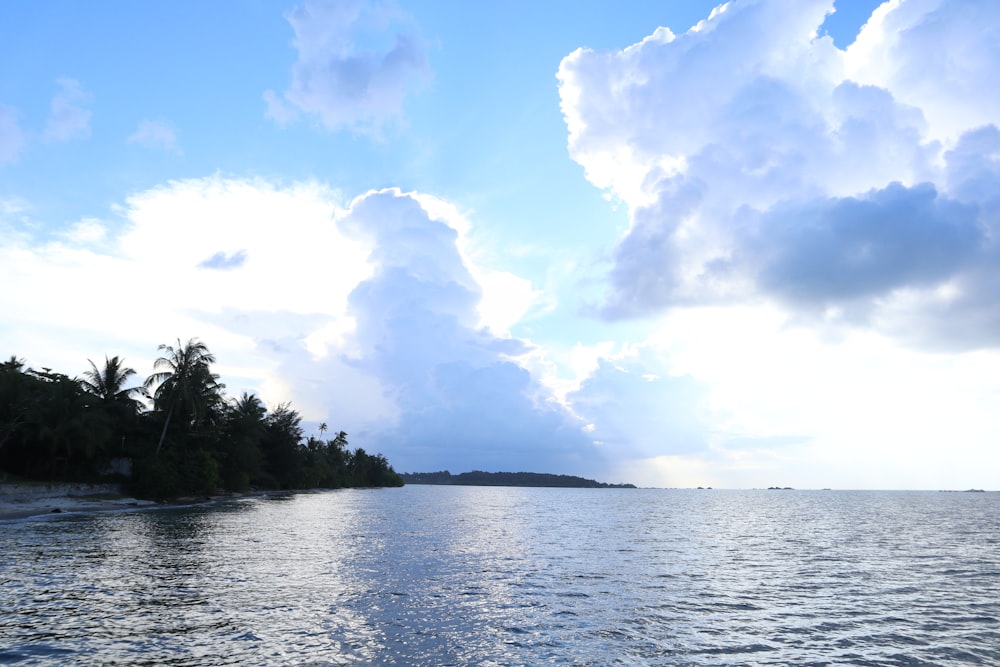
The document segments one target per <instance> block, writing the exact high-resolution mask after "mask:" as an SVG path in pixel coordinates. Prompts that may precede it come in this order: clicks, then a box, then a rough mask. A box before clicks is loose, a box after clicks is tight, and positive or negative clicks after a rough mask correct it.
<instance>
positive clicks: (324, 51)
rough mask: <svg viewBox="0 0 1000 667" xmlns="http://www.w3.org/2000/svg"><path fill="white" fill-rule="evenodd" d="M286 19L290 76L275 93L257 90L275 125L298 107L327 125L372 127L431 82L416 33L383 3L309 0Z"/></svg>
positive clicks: (392, 115)
mask: <svg viewBox="0 0 1000 667" xmlns="http://www.w3.org/2000/svg"><path fill="white" fill-rule="evenodd" d="M287 18H288V22H289V23H290V24H291V25H292V29H293V30H294V31H295V40H294V45H295V50H296V51H297V53H298V60H297V61H296V63H295V65H294V66H293V68H292V81H291V83H290V84H289V86H288V89H287V90H286V91H285V92H284V93H283V94H281V95H279V94H277V93H275V92H274V91H271V90H269V91H267V92H265V94H264V99H265V102H266V103H267V116H268V117H269V118H271V119H272V120H274V121H276V122H278V123H282V124H283V123H287V122H290V121H292V120H294V119H295V118H296V117H297V115H298V114H299V113H300V112H301V113H304V114H306V115H307V116H309V117H312V118H314V119H316V120H317V121H319V123H320V124H321V125H322V126H323V127H325V128H326V129H327V130H330V131H335V130H339V129H342V128H348V129H353V130H358V131H374V132H377V131H378V130H379V129H380V128H381V126H383V125H384V124H385V123H387V122H390V121H393V120H396V119H398V118H399V117H400V116H401V114H402V107H403V102H404V100H405V98H406V96H407V95H408V94H410V93H411V92H413V91H415V90H417V89H419V88H421V87H422V86H423V85H425V84H426V83H427V82H428V81H429V80H430V77H431V70H430V65H429V63H428V61H427V56H426V54H425V51H424V46H423V43H422V40H421V38H420V35H419V32H418V31H417V30H416V29H415V27H414V26H413V22H412V20H411V19H410V18H409V17H408V16H407V15H406V14H405V13H403V12H402V11H400V10H399V9H396V8H395V7H394V6H393V5H392V4H390V3H376V2H366V1H365V0H348V1H346V2H330V1H326V0H310V1H309V2H306V3H304V4H302V5H300V6H298V7H296V8H295V9H294V10H293V11H292V12H291V13H290V14H289V15H288V17H287Z"/></svg>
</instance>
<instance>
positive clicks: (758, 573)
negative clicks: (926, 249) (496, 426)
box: [0, 486, 1000, 666]
mask: <svg viewBox="0 0 1000 667" xmlns="http://www.w3.org/2000/svg"><path fill="white" fill-rule="evenodd" d="M0 664H16V665H111V664H115V665H199V666H200V665H312V666H320V665H356V664H366V665H517V666H521V665H809V664H811V665H824V664H850V665H966V664H970V665H974V664H982V665H998V664H1000V494H997V493H939V492H871V491H864V492H846V491H768V490H759V491H720V490H652V489H649V490H647V489H637V490H632V489H526V488H486V487H441V486H408V487H404V488H402V489H382V490H342V491H333V492H324V493H307V494H297V495H289V496H284V497H273V498H254V499H244V500H238V501H228V502H223V503H216V504H212V505H206V506H200V507H188V508H184V509H160V510H152V511H135V512H124V513H105V514H91V515H59V516H54V517H45V518H35V519H29V520H19V521H8V522H4V523H0Z"/></svg>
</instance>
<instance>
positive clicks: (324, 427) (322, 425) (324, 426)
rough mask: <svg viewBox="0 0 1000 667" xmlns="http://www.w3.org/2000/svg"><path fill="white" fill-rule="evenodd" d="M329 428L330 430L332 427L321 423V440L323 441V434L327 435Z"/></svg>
mask: <svg viewBox="0 0 1000 667" xmlns="http://www.w3.org/2000/svg"><path fill="white" fill-rule="evenodd" d="M328 428H330V427H329V426H327V425H326V422H320V424H319V437H320V440H322V439H323V434H324V433H326V429H328Z"/></svg>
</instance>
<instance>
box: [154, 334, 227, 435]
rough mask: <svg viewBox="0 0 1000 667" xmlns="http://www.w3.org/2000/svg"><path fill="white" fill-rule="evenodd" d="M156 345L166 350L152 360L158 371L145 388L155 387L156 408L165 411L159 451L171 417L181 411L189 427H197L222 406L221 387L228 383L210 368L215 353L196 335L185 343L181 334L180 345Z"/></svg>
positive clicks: (178, 343) (213, 361)
mask: <svg viewBox="0 0 1000 667" xmlns="http://www.w3.org/2000/svg"><path fill="white" fill-rule="evenodd" d="M157 349H158V350H160V351H161V352H163V353H164V354H163V356H161V357H160V358H158V359H157V360H156V361H155V362H154V363H153V368H154V369H155V370H156V372H154V373H153V374H152V375H150V376H149V377H148V378H146V384H145V388H146V390H147V391H149V390H150V389H151V388H153V387H155V390H154V391H153V393H152V396H153V408H154V409H155V410H157V411H160V412H166V417H165V419H164V422H163V430H162V431H161V432H160V440H159V442H158V443H157V444H156V453H157V454H159V453H160V449H161V448H162V447H163V440H164V438H166V436H167V429H168V428H169V427H170V421H171V418H172V417H173V416H174V415H175V414H178V413H179V414H180V415H182V416H183V418H184V419H185V420H186V425H187V426H188V428H196V427H197V426H199V425H200V424H201V423H203V422H204V421H206V420H207V419H209V418H210V417H211V416H213V415H214V414H215V413H217V412H218V411H219V409H220V408H221V407H222V406H223V403H224V401H223V397H222V389H223V388H224V387H225V385H224V384H222V383H220V382H219V376H218V375H216V374H215V373H212V372H211V370H210V368H209V366H210V364H213V363H215V356H214V355H213V354H212V353H211V352H209V351H208V347H207V346H206V345H205V344H204V343H202V342H201V341H200V340H198V339H197V338H192V339H190V340H189V341H188V342H187V344H183V345H182V344H181V341H180V339H179V338H178V339H177V347H173V346H172V345H160V346H159V347H158V348H157Z"/></svg>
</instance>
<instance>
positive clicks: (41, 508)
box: [0, 484, 156, 521]
mask: <svg viewBox="0 0 1000 667" xmlns="http://www.w3.org/2000/svg"><path fill="white" fill-rule="evenodd" d="M155 505H156V503H155V502H153V501H151V500H137V499H136V498H129V497H127V496H123V495H122V494H121V490H120V489H119V487H117V486H116V485H80V484H52V485H27V484H0V521H12V520H16V519H25V518H28V517H33V516H41V515H45V514H53V515H54V514H64V513H70V512H73V513H79V512H87V513H90V512H114V511H122V510H129V509H141V508H143V507H151V506H155Z"/></svg>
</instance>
